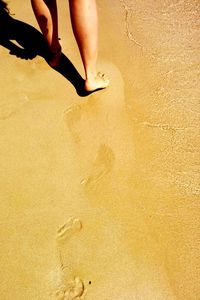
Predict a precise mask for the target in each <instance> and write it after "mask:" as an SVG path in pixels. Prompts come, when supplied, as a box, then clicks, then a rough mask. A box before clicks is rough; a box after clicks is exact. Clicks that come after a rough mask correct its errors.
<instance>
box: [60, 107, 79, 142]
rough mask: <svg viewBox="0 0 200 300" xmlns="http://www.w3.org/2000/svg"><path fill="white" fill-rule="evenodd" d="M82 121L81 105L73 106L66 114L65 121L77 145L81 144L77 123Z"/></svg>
mask: <svg viewBox="0 0 200 300" xmlns="http://www.w3.org/2000/svg"><path fill="white" fill-rule="evenodd" d="M80 119H81V105H72V106H70V107H68V108H67V109H66V110H65V112H64V120H65V121H66V122H67V125H68V127H69V129H70V132H71V134H72V136H73V139H74V141H75V142H76V143H78V142H80V137H79V130H78V129H77V128H76V125H77V122H78V121H79V120H80Z"/></svg>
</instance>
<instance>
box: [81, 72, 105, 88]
mask: <svg viewBox="0 0 200 300" xmlns="http://www.w3.org/2000/svg"><path fill="white" fill-rule="evenodd" d="M109 82H110V81H109V79H108V78H106V77H105V75H104V74H102V73H100V72H99V73H97V76H96V77H93V78H89V79H86V81H85V90H86V91H87V92H93V91H96V90H100V89H105V88H106V87H107V86H108V85H109Z"/></svg>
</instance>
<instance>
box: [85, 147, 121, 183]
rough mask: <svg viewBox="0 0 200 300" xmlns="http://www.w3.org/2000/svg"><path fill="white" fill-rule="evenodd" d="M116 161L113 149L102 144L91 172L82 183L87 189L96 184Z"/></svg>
mask: <svg viewBox="0 0 200 300" xmlns="http://www.w3.org/2000/svg"><path fill="white" fill-rule="evenodd" d="M114 161H115V155H114V153H113V151H112V149H111V148H110V147H109V146H107V145H105V144H102V145H100V147H99V150H98V152H97V156H96V159H95V162H94V164H93V167H92V170H91V174H90V175H89V176H88V177H87V178H85V179H83V180H82V181H81V184H82V185H84V186H85V188H86V189H88V188H89V189H90V188H91V187H93V186H95V184H96V183H97V182H98V181H99V180H101V179H102V178H103V177H104V176H105V175H106V174H108V173H109V172H110V171H111V170H112V168H113V165H114Z"/></svg>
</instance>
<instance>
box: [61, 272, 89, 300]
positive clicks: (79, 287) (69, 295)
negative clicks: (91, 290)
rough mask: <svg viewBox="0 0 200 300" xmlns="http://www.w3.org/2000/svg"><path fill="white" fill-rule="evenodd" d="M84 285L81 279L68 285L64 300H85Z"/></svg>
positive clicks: (76, 278) (77, 278) (75, 279)
mask: <svg viewBox="0 0 200 300" xmlns="http://www.w3.org/2000/svg"><path fill="white" fill-rule="evenodd" d="M84 291H85V289H84V284H83V281H82V280H81V279H80V278H79V277H75V278H74V280H72V281H70V282H68V283H67V286H66V291H65V296H64V300H73V299H83V296H84Z"/></svg>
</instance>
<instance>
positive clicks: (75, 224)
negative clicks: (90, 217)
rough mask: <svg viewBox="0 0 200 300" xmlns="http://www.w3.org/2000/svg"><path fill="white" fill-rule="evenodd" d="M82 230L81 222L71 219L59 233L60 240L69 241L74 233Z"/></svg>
mask: <svg viewBox="0 0 200 300" xmlns="http://www.w3.org/2000/svg"><path fill="white" fill-rule="evenodd" d="M81 228H82V224H81V221H80V220H79V219H77V218H72V217H71V218H69V220H68V221H67V222H66V223H65V224H64V225H63V226H62V227H61V228H59V229H58V231H57V238H58V239H68V238H70V237H71V236H73V234H74V233H76V232H78V231H80V230H81Z"/></svg>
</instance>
